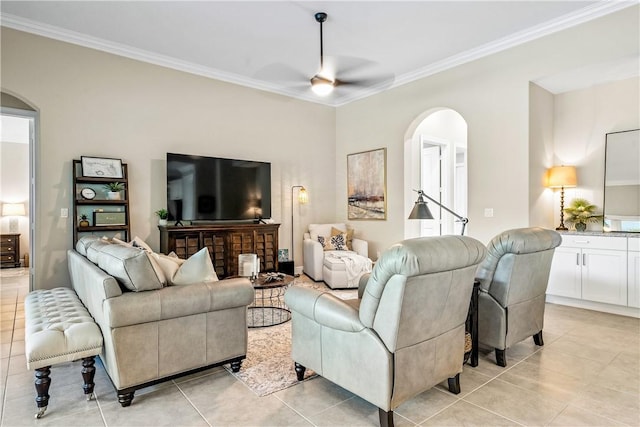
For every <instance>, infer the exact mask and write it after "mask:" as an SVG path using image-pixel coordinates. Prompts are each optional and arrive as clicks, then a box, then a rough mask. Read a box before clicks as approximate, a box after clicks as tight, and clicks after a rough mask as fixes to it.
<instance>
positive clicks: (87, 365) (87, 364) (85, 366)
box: [82, 356, 96, 400]
mask: <svg viewBox="0 0 640 427" xmlns="http://www.w3.org/2000/svg"><path fill="white" fill-rule="evenodd" d="M95 363H96V357H95V356H91V357H84V358H83V359H82V379H83V380H84V385H83V386H82V389H83V390H84V394H85V395H86V396H87V400H91V398H93V387H94V386H95V383H94V382H93V378H94V377H95V375H96V368H95V366H94V364H95Z"/></svg>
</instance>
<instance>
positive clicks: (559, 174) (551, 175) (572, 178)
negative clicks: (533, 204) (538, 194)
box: [547, 166, 578, 188]
mask: <svg viewBox="0 0 640 427" xmlns="http://www.w3.org/2000/svg"><path fill="white" fill-rule="evenodd" d="M577 184H578V180H577V178H576V168H575V166H554V167H552V168H550V169H549V170H548V172H547V187H550V188H561V187H564V188H568V187H575V186H576V185H577Z"/></svg>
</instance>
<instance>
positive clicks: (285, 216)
mask: <svg viewBox="0 0 640 427" xmlns="http://www.w3.org/2000/svg"><path fill="white" fill-rule="evenodd" d="M1 36H2V41H1V42H2V58H1V61H2V63H1V65H2V89H3V91H6V92H8V93H11V94H16V95H17V96H19V97H20V98H22V99H24V100H25V101H28V103H29V104H31V105H33V106H35V108H36V109H37V110H38V111H39V115H40V116H39V124H40V128H39V147H38V149H39V156H38V158H39V163H38V164H37V166H36V169H37V171H36V172H37V180H36V195H37V197H36V200H35V203H36V218H35V223H36V233H35V244H34V245H35V248H34V249H35V255H36V271H35V277H34V286H35V288H52V287H55V286H60V285H66V284H68V280H69V279H68V274H67V266H66V250H67V249H68V248H70V247H71V246H72V227H73V225H74V223H75V219H73V218H68V219H65V218H61V217H60V209H61V208H69V209H70V208H71V206H72V199H71V197H72V195H71V194H70V193H71V161H72V159H79V158H80V156H81V155H93V156H104V157H115V158H122V159H123V161H124V162H126V163H128V164H129V174H130V186H129V187H130V194H131V201H132V204H131V225H132V234H133V235H137V236H140V237H142V238H143V239H145V240H146V241H148V242H150V244H151V246H152V247H154V248H157V247H158V240H159V237H158V230H157V228H156V224H157V218H156V217H155V215H154V214H153V212H154V211H155V210H157V209H159V208H161V207H163V206H165V203H166V194H165V192H166V184H165V155H166V153H167V152H178V153H187V154H199V155H205V156H206V155H209V156H219V157H233V158H245V159H253V160H261V161H268V162H271V163H272V197H273V201H272V202H273V206H272V209H273V218H274V219H275V221H276V222H280V223H282V226H281V227H280V246H281V247H289V246H290V241H291V240H290V239H291V228H290V227H291V226H290V222H291V207H290V203H291V201H290V197H291V196H290V188H291V186H292V185H297V184H301V185H305V186H306V187H307V189H308V190H309V196H310V202H309V204H307V205H304V206H302V207H301V208H300V209H299V215H300V217H299V219H298V217H297V218H296V227H297V229H296V245H297V246H296V254H297V256H296V258H297V259H296V263H297V264H298V265H301V264H302V258H301V254H302V249H301V239H302V232H303V230H302V229H303V227H304V226H306V225H307V224H308V223H311V222H319V221H325V220H331V219H333V217H334V211H335V206H334V203H333V200H334V199H335V197H334V191H335V173H334V172H335V152H334V151H335V110H334V109H333V108H329V107H325V106H321V105H318V104H313V103H308V102H303V101H297V100H293V99H290V98H287V97H283V96H278V95H273V94H270V93H266V92H262V91H257V90H253V89H248V88H243V87H240V86H236V85H233V84H228V83H224V82H219V81H215V80H211V79H207V78H203V77H198V76H194V75H190V74H186V73H183V72H178V71H174V70H169V69H166V68H162V67H158V66H154V65H150V64H146V63H142V62H138V61H134V60H130V59H126V58H122V57H118V56H114V55H111V54H106V53H103V52H99V51H96V50H91V49H87V48H83V47H79V46H74V45H71V44H67V43H62V42H58V41H54V40H51V39H47V38H43V37H39V36H35V35H31V34H27V33H23V32H19V31H15V30H10V29H6V28H2V34H1ZM25 52H28V54H25ZM296 212H298V210H297V209H296Z"/></svg>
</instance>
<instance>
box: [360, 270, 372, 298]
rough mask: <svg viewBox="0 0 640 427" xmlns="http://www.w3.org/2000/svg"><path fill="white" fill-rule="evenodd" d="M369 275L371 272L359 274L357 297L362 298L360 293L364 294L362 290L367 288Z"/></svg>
mask: <svg viewBox="0 0 640 427" xmlns="http://www.w3.org/2000/svg"><path fill="white" fill-rule="evenodd" d="M370 276H371V273H364V274H363V275H362V276H360V280H359V281H358V299H362V295H364V290H365V289H366V288H367V283H368V282H369V277H370Z"/></svg>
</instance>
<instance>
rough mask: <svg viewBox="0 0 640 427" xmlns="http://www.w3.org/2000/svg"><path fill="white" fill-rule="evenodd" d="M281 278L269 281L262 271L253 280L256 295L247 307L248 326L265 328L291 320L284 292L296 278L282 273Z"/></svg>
mask: <svg viewBox="0 0 640 427" xmlns="http://www.w3.org/2000/svg"><path fill="white" fill-rule="evenodd" d="M279 276H280V277H281V280H271V281H269V276H268V275H267V274H266V273H260V274H259V275H258V277H257V278H256V279H255V280H253V282H252V284H253V289H254V292H255V297H254V300H253V304H251V305H249V306H248V307H247V326H248V327H250V328H264V327H268V326H275V325H281V324H282V323H285V322H288V321H289V320H291V311H290V310H289V309H288V308H287V306H286V305H285V303H284V293H285V291H286V289H287V288H288V287H289V285H291V284H292V283H293V281H294V280H295V279H294V277H293V276H289V275H288V274H280V275H279Z"/></svg>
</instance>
